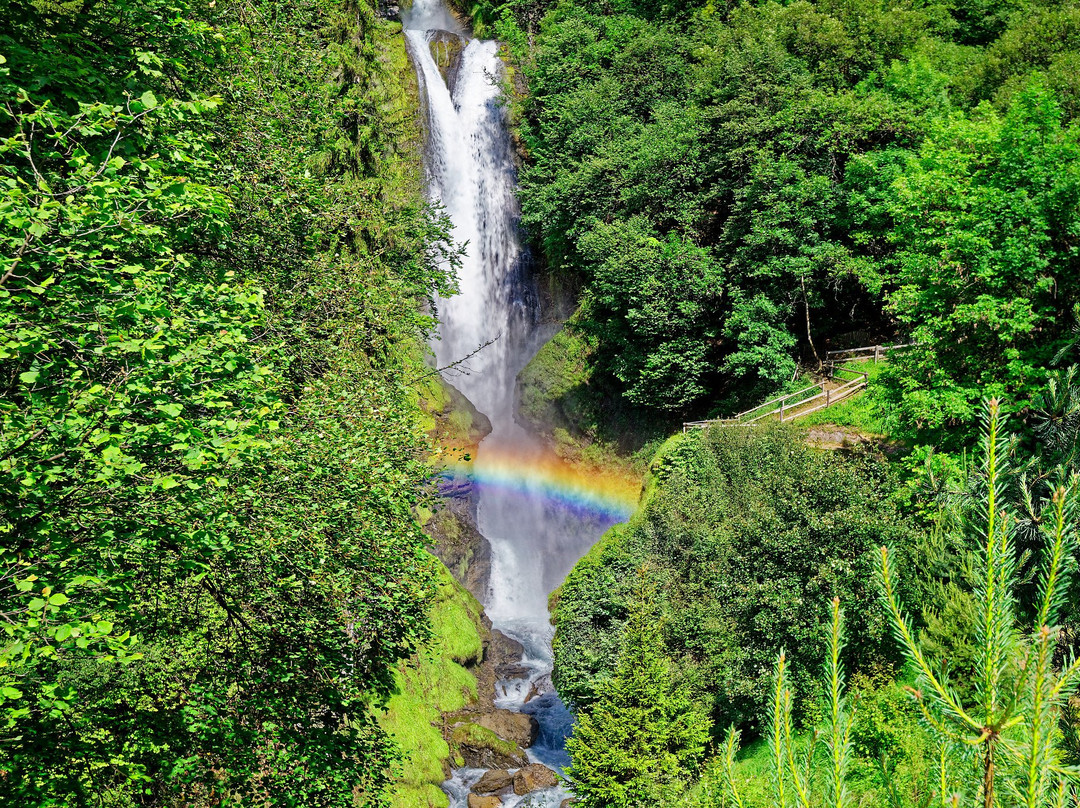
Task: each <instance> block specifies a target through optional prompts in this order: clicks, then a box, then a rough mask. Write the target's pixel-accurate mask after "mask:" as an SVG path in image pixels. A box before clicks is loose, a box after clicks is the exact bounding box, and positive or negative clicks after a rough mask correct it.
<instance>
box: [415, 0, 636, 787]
mask: <svg viewBox="0 0 1080 808" xmlns="http://www.w3.org/2000/svg"><path fill="white" fill-rule="evenodd" d="M402 16H403V23H404V28H405V36H406V37H407V42H408V46H409V51H410V55H411V56H412V58H413V62H414V65H415V66H416V70H417V74H418V77H419V80H420V87H421V95H422V97H423V99H424V103H425V106H426V110H425V112H426V116H427V130H428V132H427V134H428V142H427V148H426V154H425V158H426V160H425V162H426V173H427V182H428V189H429V195H430V198H431V199H432V200H433V201H435V202H438V203H440V204H441V205H442V206H443V207H444V209H445V211H446V213H447V214H448V215H449V217H450V219H451V221H452V222H453V227H454V239H455V241H457V242H459V243H465V244H466V255H465V257H464V260H463V263H462V265H461V267H460V269H459V272H458V277H459V284H460V292H459V294H457V295H454V296H452V297H449V298H447V299H445V300H442V299H440V300H438V301H437V305H438V314H439V320H440V327H439V331H438V335H437V338H436V339H435V340H434V341H433V344H432V346H431V347H432V349H433V351H434V353H435V357H436V360H437V362H438V365H439V367H446V366H448V365H450V364H451V363H454V362H457V361H458V360H461V359H462V358H463V357H467V356H468V357H469V358H468V359H467V360H466V361H465V362H464V363H462V364H461V365H459V366H458V367H456V368H455V369H454V370H453V371H448V372H447V373H446V375H447V380H448V381H449V382H451V383H452V384H453V385H454V386H455V387H457V388H458V389H459V390H460V391H461V392H462V393H463V394H464V395H465V396H467V397H468V398H469V400H470V401H471V402H472V403H473V405H474V406H475V407H476V408H477V409H478V410H480V411H481V412H483V413H484V414H485V415H486V416H487V417H488V418H489V419H490V420H491V424H492V432H491V434H490V435H489V436H488V437H487V438H485V439H484V441H483V442H482V443H481V444H480V448H479V451H478V452H477V456H476V459H475V461H474V466H473V471H472V473H473V476H474V478H475V480H477V481H478V482H477V483H476V486H475V490H476V492H477V497H478V506H477V519H478V525H477V526H478V528H479V530H480V532H481V533H482V534H483V535H484V536H485V537H486V538H487V540H488V541H489V542H490V544H491V548H492V567H491V583H490V586H489V590H488V592H487V596H486V598H484V607H485V610H486V612H487V614H488V617H489V618H490V619H491V621H492V624H493V626H494V627H495V628H497V629H500V630H501V631H503V632H504V633H506V634H507V635H509V636H511V637H513V638H514V639H516V640H518V641H519V642H521V643H522V645H523V646H524V648H525V653H524V658H523V660H522V663H523V665H524V667H525V669H527V670H528V672H529V673H528V676H527V677H525V678H522V679H513V680H504V681H500V682H499V683H498V685H497V690H496V705H497V706H499V707H503V708H506V709H509V710H514V711H517V712H524V713H529V714H531V715H533V716H534V717H535V718H536V720H537V722H538V724H539V727H540V731H539V737H538V739H537V741H536V742H535V743H534V745H533V746H532V747H531V748H530V749H528V750H527V751H528V755H529V758H530V760H531V761H533V762H539V763H543V764H545V765H547V766H549V767H551V768H553V769H556V770H557V771H562V769H563V767H564V766H566V765H567V764H568V763H569V759H568V757H567V755H566V750H565V740H566V737H567V736H568V735H569V734H570V731H571V729H572V726H573V720H572V717H571V715H570V713H569V712H568V711H567V709H566V708H565V706H564V705H563V703H562V702H561V701H560V699H559V697H558V694H557V693H556V692H555V690H554V687H553V686H552V684H551V670H552V652H551V641H552V637H553V634H554V628H553V627H552V625H551V622H550V618H549V614H548V595H549V594H550V593H551V592H552V590H554V589H555V588H556V587H558V586H559V584H561V583H562V581H563V579H564V578H565V577H566V574H567V573H568V572H569V571H570V569H571V567H572V566H573V565H574V563H575V562H576V561H577V560H578V559H579V558H580V557H581V556H582V555H583V554H584V553H585V552H586V551H587V550H588V549H589V548H590V547H591V546H592V545H593V544H594V543H595V542H596V540H597V539H598V538H599V537H600V535H601V534H602V533H603V532H604V531H605V530H606V529H607V528H608V527H610V526H611V525H612V524H613V523H615V522H616V521H621V518H623V517H624V516H625V514H622V515H620V514H618V513H616V512H613V511H611V510H605V509H603V508H597V507H589V504H588V497H587V496H583V495H580V492H579V494H578V495H576V496H568V495H566V492H567V491H568V490H569V488H568V486H567V485H566V484H565V478H566V476H567V473H564V472H563V471H560V470H559V468H560V466H559V461H558V460H557V459H556V458H553V457H552V456H551V455H550V453H549V452H547V451H546V450H545V449H544V447H542V446H541V445H540V443H539V442H538V441H537V440H536V439H535V438H534V437H533V436H531V435H530V434H529V433H528V432H527V431H526V430H525V429H523V428H522V427H521V426H520V425H519V424H518V423H517V422H516V420H515V405H516V401H515V380H516V377H517V374H518V373H519V371H520V370H521V369H522V368H523V367H524V366H525V365H526V363H527V362H528V361H529V359H530V358H532V356H533V355H534V354H535V353H536V351H537V350H538V349H539V347H540V346H541V345H542V344H543V343H544V341H545V340H546V339H548V338H550V336H551V334H552V329H551V328H550V327H542V326H540V325H539V304H538V297H537V294H536V290H535V288H534V285H533V283H532V280H531V278H530V272H529V262H528V256H527V253H526V251H525V250H524V249H523V247H522V243H521V238H520V233H519V225H518V222H519V218H520V214H519V208H518V202H517V198H516V194H515V191H516V172H515V167H514V158H513V151H512V144H511V139H510V134H509V130H508V126H507V114H506V110H505V107H504V106H503V104H502V91H501V89H500V87H499V79H500V77H501V76H502V75H503V69H504V68H503V65H502V63H501V61H500V59H499V56H498V50H499V46H498V43H496V42H494V41H488V40H479V39H474V38H470V37H469V36H468V34H467V33H466V32H465V31H464V30H463V29H462V28H461V26H460V24H459V23H458V22H457V21H456V20H455V19H454V17H453V16H452V15H451V14H450V13H449V12H448V11H447V9H446V7H445V6H444V5H443V3H442V0H415V2H414V4H413V6H412V8H411V9H410V10H409V11H408V12H405V13H403V15H402ZM445 32H449V33H451V34H455V35H458V36H461V37H464V38H465V39H466V40H467V44H466V45H465V47H464V50H463V52H462V54H461V58H460V66H459V67H458V68H457V70H456V73H454V74H452V75H451V76H450V77H449V78H450V80H449V82H448V81H447V80H445V79H444V77H443V75H442V74H441V73H440V71H439V67H438V65H437V64H436V62H435V59H434V58H433V56H432V52H431V47H430V44H431V42H432V41H435V42H437V43H438V42H445V41H446V40H447V39H448V37H447V36H446V33H445ZM449 39H452V38H449ZM448 83H449V85H450V86H449V87H448ZM451 88H452V89H451ZM480 346H485V347H483V348H482V349H481V350H479V352H476V351H477V348H478V347H480ZM474 352H476V353H474ZM470 354H474V355H472V356H470ZM586 493H587V492H586ZM482 774H483V770H481V769H458V770H456V771H455V772H454V774H453V777H452V779H451V780H449V781H447V782H446V783H445V784H444V789H445V790H446V792H447V793H448V794H449V795H450V803H451V806H452V808H458V807H459V806H461V807H462V808H464V806H465V805H466V800H467V797H468V791H469V786H470V785H472V783H474V782H475V781H476V780H477V779H478V778H479V777H480V776H481V775H482ZM568 796H569V793H568V792H567V791H565V790H564V789H563V788H561V787H556V788H550V789H545V790H542V791H539V792H534V793H532V794H529V795H526V796H524V797H518V796H515V795H513V794H511V795H509V796H504V797H503V803H502V804H503V805H504V806H506V808H514V806H518V805H522V806H524V805H530V806H558V805H559V804H560V803H561V802H562V800H564V799H565V798H566V797H568Z"/></svg>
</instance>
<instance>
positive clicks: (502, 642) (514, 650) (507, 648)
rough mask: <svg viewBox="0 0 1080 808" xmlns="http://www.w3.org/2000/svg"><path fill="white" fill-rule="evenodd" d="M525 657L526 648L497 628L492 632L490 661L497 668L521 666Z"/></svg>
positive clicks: (489, 650) (489, 652) (489, 651)
mask: <svg viewBox="0 0 1080 808" xmlns="http://www.w3.org/2000/svg"><path fill="white" fill-rule="evenodd" d="M524 655H525V646H524V645H522V644H521V643H519V642H518V641H517V640H515V639H514V638H513V637H508V636H507V635H505V634H503V633H502V632H501V631H499V630H498V629H497V628H496V629H492V631H491V644H490V645H489V646H488V659H490V660H491V663H492V664H493V665H496V666H501V665H520V664H521V658H522V657H523V656H524Z"/></svg>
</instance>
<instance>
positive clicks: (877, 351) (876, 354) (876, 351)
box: [874, 345, 881, 365]
mask: <svg viewBox="0 0 1080 808" xmlns="http://www.w3.org/2000/svg"><path fill="white" fill-rule="evenodd" d="M880 356H881V346H880V345H875V346H874V364H875V365H876V364H877V361H878V357H880Z"/></svg>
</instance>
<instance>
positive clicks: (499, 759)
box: [451, 721, 529, 769]
mask: <svg viewBox="0 0 1080 808" xmlns="http://www.w3.org/2000/svg"><path fill="white" fill-rule="evenodd" d="M451 740H452V741H453V743H454V745H456V746H457V747H458V749H459V750H460V752H461V758H462V760H464V762H465V765H466V766H468V767H469V768H470V769H516V768H518V767H519V766H526V765H528V763H529V759H528V758H527V757H526V756H525V750H523V749H522V748H521V747H520V746H518V745H517V744H516V743H514V742H513V741H507V740H503V739H502V738H500V737H499V736H498V735H496V734H495V733H494V732H492V731H491V730H490V729H488V728H487V727H485V726H481V725H480V724H477V723H474V722H472V721H469V722H465V723H461V724H457V725H455V726H454V728H453V732H452V733H451Z"/></svg>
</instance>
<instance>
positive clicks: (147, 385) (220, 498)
mask: <svg viewBox="0 0 1080 808" xmlns="http://www.w3.org/2000/svg"><path fill="white" fill-rule="evenodd" d="M386 26H387V23H385V22H383V21H381V20H379V19H378V18H377V17H376V14H375V8H374V4H373V3H369V2H367V0H343V2H337V0H305V1H304V2H274V0H268V1H267V2H256V3H250V2H235V3H234V2H229V0H224V1H223V0H217V2H210V3H204V2H200V1H199V0H194V2H184V1H183V0H181V2H173V1H172V0H169V2H158V0H120V1H119V2H108V3H99V2H82V1H81V0H73V1H71V2H52V1H51V0H37V1H32V0H10V2H5V3H3V4H0V54H2V56H0V96H2V97H3V99H4V101H3V105H2V107H0V183H2V184H3V186H4V195H3V201H2V202H0V244H2V246H0V256H2V257H0V318H2V323H3V326H2V329H3V334H4V340H3V343H2V346H0V360H2V372H0V387H2V390H0V503H2V507H0V536H2V538H0V547H2V550H0V612H2V613H3V614H4V625H3V634H2V639H0V750H2V751H0V783H2V785H0V803H2V804H4V805H11V806H20V808H22V807H24V806H36V805H42V806H44V805H68V804H71V805H83V804H95V805H104V804H108V805H131V804H140V805H165V804H169V805H175V804H206V805H210V804H221V802H220V801H221V800H223V799H224V800H227V801H229V802H240V803H243V804H253V803H260V804H263V803H264V802H265V801H267V800H270V801H273V802H274V803H275V804H286V803H288V804H294V805H295V804H303V805H350V806H351V805H354V804H356V803H357V802H358V803H360V804H378V803H380V802H381V801H382V799H383V798H382V796H381V795H382V791H383V788H384V787H385V785H386V783H387V782H389V780H390V778H391V776H392V773H393V763H394V760H395V759H396V758H397V754H396V753H395V752H394V751H393V750H392V749H391V746H390V744H389V742H388V740H387V738H386V736H385V734H384V733H383V732H382V731H381V730H380V729H379V728H378V726H377V725H376V724H375V722H374V713H373V708H374V707H376V706H377V705H378V704H379V703H380V702H381V701H382V700H383V699H384V698H385V697H386V696H387V694H388V692H389V690H390V687H391V684H392V669H393V666H394V664H395V663H396V661H397V660H399V659H401V658H402V657H404V656H407V655H408V654H409V653H411V650H412V648H413V647H414V646H415V644H416V642H417V641H418V640H419V639H421V638H423V637H424V636H425V632H426V631H427V628H426V626H427V617H426V613H425V604H426V601H427V598H428V596H429V589H430V580H431V573H432V568H431V563H432V559H431V558H430V556H428V555H426V553H425V552H424V549H423V548H424V545H425V539H424V537H423V536H422V534H421V533H420V531H419V528H418V526H417V524H416V522H415V519H414V516H413V508H414V506H415V504H416V503H417V502H418V498H419V497H421V496H423V491H424V485H423V482H424V479H425V477H426V476H427V471H426V469H425V468H424V466H423V459H424V456H425V452H426V451H427V449H426V448H425V443H424V440H423V438H422V435H421V431H420V429H419V427H418V422H417V407H416V401H415V396H414V395H413V394H411V393H410V391H409V389H408V387H407V380H408V379H409V378H411V377H415V376H417V375H420V374H422V373H424V372H426V371H425V369H424V366H423V363H422V355H421V352H420V350H419V349H418V346H419V344H420V342H419V341H420V339H422V338H423V337H424V335H425V334H426V333H427V332H428V330H429V329H430V327H431V325H432V320H431V319H430V317H429V316H427V315H424V314H423V313H422V304H423V303H424V302H425V301H427V300H428V299H429V297H430V295H431V294H432V293H433V291H434V290H435V289H441V290H443V291H449V290H450V282H449V281H450V279H449V278H447V277H446V275H445V274H444V272H445V270H444V269H443V268H442V267H443V266H444V265H445V264H444V262H442V261H440V260H439V259H440V257H441V256H446V255H447V249H448V247H447V237H446V232H447V231H446V225H445V223H442V222H440V221H439V220H438V219H437V218H436V217H435V216H434V215H433V214H432V213H431V212H430V211H429V210H428V209H427V208H426V206H425V204H424V202H423V198H422V196H421V190H422V189H421V187H420V178H419V173H418V167H417V154H416V151H415V149H416V145H415V129H414V126H415V124H414V119H413V118H412V114H413V109H414V107H415V99H414V97H412V96H410V95H409V94H408V93H407V87H408V86H409V80H410V78H411V73H410V72H409V67H408V64H407V62H405V59H404V54H403V50H402V48H401V46H400V44H398V46H397V48H398V51H399V53H398V56H397V60H396V62H395V59H394V55H393V53H392V52H391V51H390V46H389V45H388V43H389V42H390V39H389V35H388V31H387V30H386Z"/></svg>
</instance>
